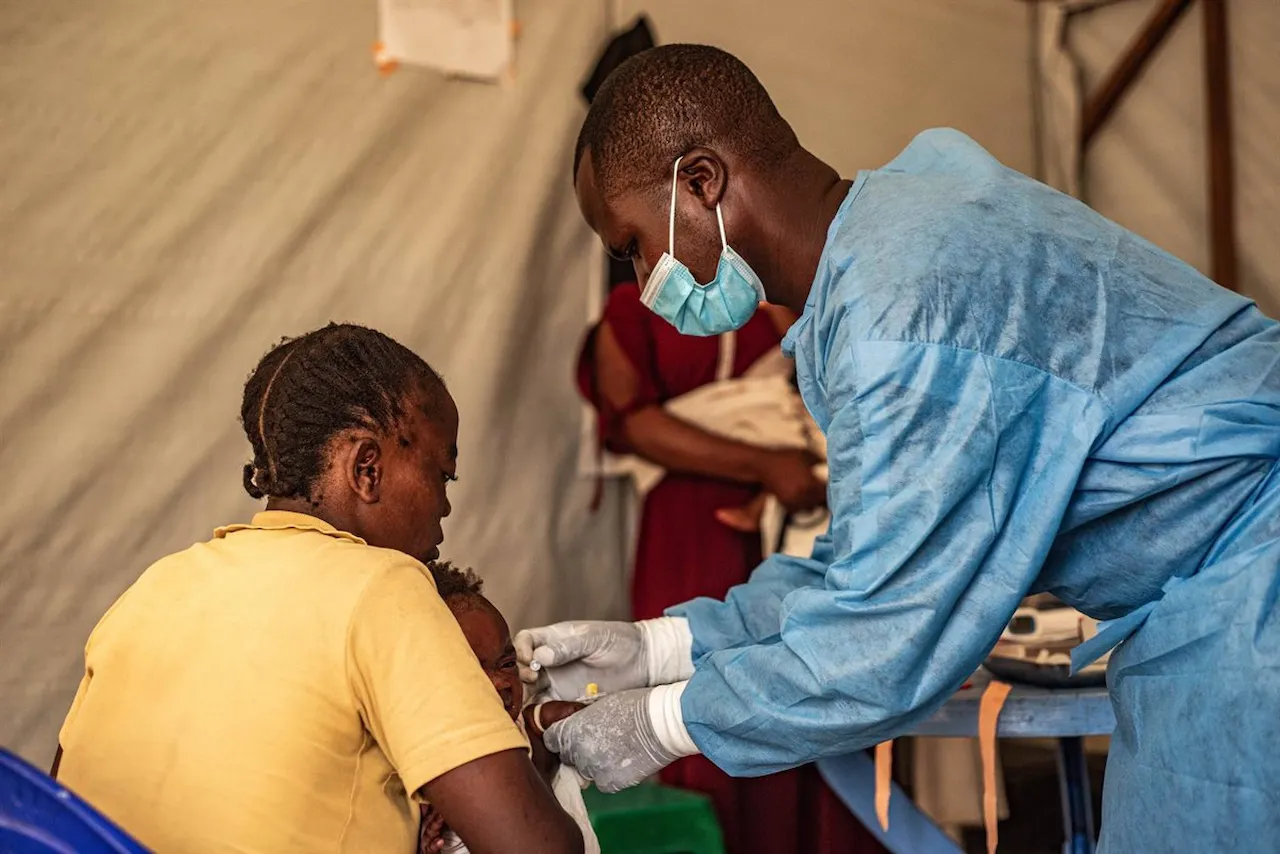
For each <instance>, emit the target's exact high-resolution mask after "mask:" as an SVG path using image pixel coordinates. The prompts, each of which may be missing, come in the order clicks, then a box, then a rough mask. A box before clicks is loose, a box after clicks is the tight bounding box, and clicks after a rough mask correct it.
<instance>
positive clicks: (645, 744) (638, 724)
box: [543, 682, 698, 792]
mask: <svg viewBox="0 0 1280 854" xmlns="http://www.w3.org/2000/svg"><path fill="white" fill-rule="evenodd" d="M687 684H688V683H687V682H677V683H676V684H674V685H659V686H657V687H656V688H639V689H634V690H631V691H623V692H622V693H620V694H610V695H608V696H606V697H602V698H601V699H600V700H598V701H596V702H595V703H593V704H592V705H590V706H587V707H586V708H585V709H583V710H582V711H580V712H578V713H577V714H575V715H573V716H572V717H569V718H566V719H564V720H562V721H560V722H559V723H557V724H554V725H553V726H551V727H550V728H549V729H547V731H546V734H545V735H543V741H544V742H545V743H546V746H547V749H548V750H550V751H552V752H554V753H558V754H560V761H562V762H563V763H565V764H566V765H569V766H571V767H573V768H574V769H576V770H577V772H578V773H579V774H581V775H582V776H583V777H585V778H587V779H588V780H592V781H594V782H595V784H596V788H598V789H599V790H600V791H602V792H619V791H622V790H623V789H627V788H630V787H631V786H634V785H636V784H638V783H642V782H644V781H645V780H647V779H648V778H649V777H652V776H653V775H654V774H656V773H658V772H659V771H661V770H662V769H663V768H665V767H667V766H668V765H670V764H671V763H672V762H674V761H676V760H677V759H679V758H681V757H682V756H692V755H694V754H695V753H697V752H698V747H697V745H695V744H694V743H693V739H691V738H689V733H688V731H687V730H685V728H684V717H683V715H682V713H681V711H680V696H681V695H682V694H683V693H684V688H685V685H687Z"/></svg>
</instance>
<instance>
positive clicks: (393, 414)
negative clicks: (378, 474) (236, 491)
mask: <svg viewBox="0 0 1280 854" xmlns="http://www.w3.org/2000/svg"><path fill="white" fill-rule="evenodd" d="M413 394H418V395H420V396H421V397H420V399H421V401H422V406H423V410H424V412H425V413H426V415H427V416H428V417H429V418H431V419H432V420H433V421H436V420H438V419H440V418H442V417H443V414H444V406H445V401H447V400H448V391H447V390H446V389H445V387H444V381H443V380H441V379H440V375H439V374H437V373H436V372H435V371H434V370H432V368H431V366H430V365H428V364H427V363H426V362H425V361H423V360H422V358H421V357H420V356H418V355H417V354H416V353H414V352H413V351H412V350H410V349H409V348H408V347H405V346H404V345H403V344H400V343H398V342H396V341H395V340H393V339H392V338H390V337H388V336H386V335H384V334H382V333H381V332H378V331H376V330H374V329H369V328H367V327H364V326H356V325H354V324H349V323H342V324H338V323H330V324H329V325H328V326H325V327H323V328H322V329H317V330H315V331H313V332H308V333H307V334H305V335H300V336H298V337H297V338H284V339H282V340H281V341H280V343H279V344H277V345H276V346H275V347H274V348H272V349H271V350H270V351H269V352H268V353H267V354H266V355H265V356H263V357H262V360H261V361H260V362H258V366H257V367H256V368H255V369H254V371H253V373H252V374H250V375H249V380H248V382H246V383H245V386H244V401H243V403H242V404H241V405H240V421H241V422H242V423H243V424H244V433H245V436H247V437H248V439H249V444H250V445H251V446H252V447H253V462H251V463H247V464H246V465H245V467H244V488H245V491H246V492H248V493H249V495H250V496H252V497H253V498H302V499H306V500H307V501H311V502H312V504H317V503H319V501H318V499H317V498H315V497H314V496H313V495H312V491H313V488H314V485H315V481H316V479H317V478H318V477H319V476H320V474H321V473H322V472H323V471H324V467H325V451H326V449H327V446H328V444H329V441H330V440H331V439H332V438H333V437H334V436H335V435H337V434H338V433H340V432H342V431H343V430H347V429H350V428H353V427H365V428H369V429H374V430H379V431H383V432H386V431H390V430H391V429H393V428H394V427H395V426H396V425H397V424H398V423H399V422H400V419H401V418H403V417H404V415H405V412H404V411H403V409H402V404H403V402H404V401H405V399H406V398H407V397H408V396H410V395H413Z"/></svg>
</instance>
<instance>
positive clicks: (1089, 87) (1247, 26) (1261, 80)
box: [1040, 0, 1280, 317]
mask: <svg viewBox="0 0 1280 854" xmlns="http://www.w3.org/2000/svg"><path fill="white" fill-rule="evenodd" d="M1046 5H1049V4H1046ZM1156 5H1157V2H1156V0H1123V2H1117V3H1111V4H1105V5H1101V6H1098V4H1096V3H1084V2H1078V0H1077V2H1062V3H1057V4H1053V5H1052V6H1050V8H1047V9H1045V15H1044V17H1043V18H1042V23H1043V26H1044V29H1043V30H1042V36H1043V38H1042V39H1041V42H1040V44H1041V50H1042V53H1041V57H1042V60H1041V63H1040V67H1041V68H1042V69H1043V73H1042V76H1041V86H1042V92H1043V103H1044V104H1045V114H1046V121H1045V126H1044V135H1043V137H1042V146H1043V147H1042V150H1043V151H1044V152H1045V161H1046V165H1047V166H1049V165H1051V166H1052V168H1051V169H1049V171H1048V173H1047V174H1046V179H1047V180H1049V181H1050V182H1051V183H1053V184H1054V186H1057V187H1059V188H1060V189H1064V190H1071V189H1073V188H1072V187H1071V186H1070V185H1069V184H1068V183H1067V176H1068V175H1069V174H1070V172H1071V170H1072V169H1073V168H1074V164H1072V162H1071V158H1072V157H1073V155H1074V151H1075V147H1074V144H1073V140H1072V139H1071V137H1072V135H1075V134H1078V133H1079V116H1078V112H1079V108H1080V106H1079V101H1080V93H1089V92H1093V91H1095V90H1096V88H1097V87H1098V85H1099V83H1100V81H1101V80H1102V79H1103V78H1104V77H1105V76H1106V74H1107V73H1108V72H1109V71H1110V69H1111V67H1112V66H1113V64H1114V63H1115V62H1116V60H1117V59H1118V58H1119V57H1120V56H1121V55H1123V53H1124V51H1125V50H1126V49H1127V47H1128V44H1129V42H1130V40H1132V39H1133V37H1134V36H1135V35H1136V34H1137V33H1138V31H1139V30H1140V29H1141V28H1142V26H1143V24H1144V22H1145V21H1146V20H1147V18H1148V17H1149V16H1150V15H1151V13H1152V10H1153V9H1154V8H1155V7H1156ZM1226 5H1227V16H1228V20H1229V28H1228V33H1229V39H1230V44H1229V54H1230V60H1229V62H1230V69H1231V70H1230V73H1231V112H1232V122H1233V130H1234V133H1235V140H1234V143H1235V144H1234V155H1235V170H1236V217H1237V220H1236V221H1237V226H1236V229H1237V245H1238V252H1239V259H1240V263H1239V267H1240V290H1241V292H1243V293H1244V294H1246V295H1247V296H1249V297H1252V298H1253V299H1255V300H1256V301H1257V302H1258V304H1259V306H1260V307H1261V308H1262V309H1263V311H1265V312H1267V313H1268V314H1270V315H1271V316H1272V317H1277V316H1280V241H1277V240H1276V239H1275V232H1276V223H1277V221H1280V158H1277V157H1276V155H1275V141H1276V140H1277V139H1280V53H1277V50H1276V45H1277V44H1278V43H1280V3H1276V2H1275V0H1231V2H1229V3H1227V4H1226ZM1090 6H1095V7H1097V8H1091V9H1089V10H1088V11H1080V12H1077V13H1076V14H1070V15H1068V16H1066V20H1065V24H1064V26H1063V28H1062V37H1061V40H1060V41H1055V38H1056V37H1055V36H1053V35H1051V34H1050V32H1049V31H1050V30H1051V29H1052V28H1053V27H1054V26H1056V22H1057V20H1058V19H1059V18H1060V17H1061V15H1062V12H1064V11H1067V10H1071V9H1082V8H1085V7H1090ZM1055 45H1058V46H1055ZM1203 53H1204V47H1203V37H1202V35H1201V9H1200V4H1199V3H1195V4H1193V5H1192V6H1191V8H1190V9H1189V10H1188V11H1187V12H1186V13H1185V14H1184V15H1183V16H1182V19H1181V20H1180V21H1179V22H1178V23H1177V25H1176V26H1175V27H1174V29H1173V31H1172V32H1171V33H1170V34H1169V37H1168V38H1167V39H1166V41H1165V43H1164V44H1163V45H1161V46H1160V48H1159V49H1158V50H1157V52H1156V53H1155V55H1154V56H1153V57H1152V59H1151V61H1150V63H1149V64H1148V65H1147V67H1146V68H1145V69H1144V71H1143V73H1142V75H1141V76H1140V77H1139V78H1138V80H1137V81H1135V83H1134V85H1133V87H1132V88H1131V89H1130V91H1129V93H1128V94H1127V95H1126V96H1125V97H1124V99H1123V100H1121V101H1120V103H1119V105H1118V106H1117V108H1116V110H1115V112H1114V113H1113V114H1112V115H1111V118H1110V119H1109V120H1108V122H1107V124H1106V125H1104V126H1103V127H1102V129H1101V130H1100V131H1099V132H1098V135H1097V137H1096V138H1095V140H1094V142H1093V143H1092V145H1091V146H1090V148H1089V151H1088V152H1087V154H1086V155H1085V157H1084V161H1083V166H1082V168H1081V169H1080V173H1081V175H1080V185H1079V192H1078V195H1079V196H1080V197H1081V198H1082V199H1083V200H1084V201H1086V202H1088V203H1089V204H1090V205H1091V206H1092V207H1094V208H1096V209H1097V210H1099V211H1101V212H1102V213H1103V214H1105V215H1107V216H1109V217H1111V218H1112V219H1114V220H1116V221H1117V222H1119V223H1120V224H1121V225H1124V226H1125V227H1127V228H1130V229H1132V230H1134V231H1136V232H1137V233H1139V234H1141V235H1143V236H1144V237H1146V238H1147V239H1149V240H1151V241H1152V242H1154V243H1156V244H1158V245H1159V246H1161V247H1163V248H1164V249H1166V250H1168V251H1169V252H1172V253H1173V254H1174V255H1177V256H1178V257H1179V258H1182V259H1184V260H1186V261H1188V262H1189V263H1191V264H1194V265H1195V266H1196V267H1197V268H1198V269H1200V270H1201V271H1204V272H1206V273H1207V272H1208V271H1209V268H1210V256H1209V237H1208V234H1209V227H1208V202H1207V199H1208V188H1207V180H1208V178H1207V167H1206V164H1207V162H1208V154H1207V144H1206V132H1205V89H1204V70H1203V69H1204V66H1203ZM1072 85H1074V86H1075V87H1076V90H1075V91H1074V92H1070V91H1068V90H1069V87H1070V86H1072ZM1073 99H1074V101H1073Z"/></svg>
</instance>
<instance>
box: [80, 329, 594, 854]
mask: <svg viewBox="0 0 1280 854" xmlns="http://www.w3.org/2000/svg"><path fill="white" fill-rule="evenodd" d="M241 419H242V421H243V422H244V428H245V434H246V436H247V437H248V439H249V443H250V445H251V446H252V448H253V462H251V463H250V464H249V465H247V466H246V467H245V487H246V489H247V490H248V491H249V494H250V495H252V496H254V497H255V498H265V499H266V501H267V504H266V509H265V511H264V512H262V513H259V514H257V515H256V516H254V518H253V520H252V521H251V522H250V523H249V524H242V525H231V526H228V527H224V528H221V529H219V530H218V531H216V532H215V533H214V538H213V539H212V540H210V541H208V542H204V543H198V544H196V545H194V546H192V547H191V548H189V549H187V550H185V551H182V552H179V553H177V554H173V555H169V556H168V557H165V558H163V559H161V560H160V561H158V562H157V563H155V564H153V565H152V566H151V567H150V568H149V569H147V570H146V572H144V573H143V574H142V576H141V577H140V578H139V579H138V581H137V582H136V583H135V584H134V585H133V586H132V587H130V588H129V590H127V591H126V592H125V593H124V595H123V596H121V597H120V599H119V600H118V601H117V602H116V603H115V604H114V605H113V606H112V607H111V609H110V610H108V612H107V614H106V615H105V616H104V617H103V618H102V620H101V621H100V622H99V623H98V625H97V627H96V628H95V629H94V631H93V633H92V634H91V635H90V637H89V640H88V643H87V644H86V646H85V675H84V678H83V680H82V681H81V684H80V689H79V691H78V692H77V694H76V698H75V700H74V702H73V704H72V707H71V710H70V712H69V713H68V715H67V720H66V723H65V724H64V725H63V729H62V733H61V737H60V739H59V741H60V748H59V760H60V767H58V766H55V767H56V768H57V771H58V774H59V778H60V780H61V781H62V782H63V783H64V784H66V785H67V786H69V787H70V788H72V789H73V790H75V791H76V792H78V793H79V794H81V795H82V796H83V797H85V798H86V799H87V800H88V801H89V802H90V803H92V804H94V805H95V806H96V807H98V808H99V809H101V810H102V811H103V812H104V813H105V814H106V815H108V816H109V817H111V818H112V819H114V820H115V821H116V822H117V823H118V824H120V825H121V826H122V827H123V828H124V829H125V830H126V831H128V832H129V833H131V834H132V835H134V836H135V837H136V838H137V839H138V840H139V841H141V842H142V843H143V844H144V845H147V846H148V847H150V848H153V849H155V850H158V851H164V852H170V851H181V852H197V854H203V852H232V851H235V852H264V854H265V852H270V854H278V853H279V852H288V851H307V852H310V851H344V852H345V851H351V852H368V851H400V852H403V854H410V852H413V851H414V850H415V849H416V843H417V835H418V820H419V812H418V807H417V804H416V803H415V801H422V800H429V801H430V803H431V804H432V805H433V806H434V807H435V808H436V809H437V810H438V811H439V813H440V815H441V816H442V817H443V819H444V820H445V821H446V822H447V823H448V825H449V826H450V827H451V828H453V829H454V830H455V831H456V832H457V833H458V834H459V835H460V836H461V837H462V838H463V839H464V840H465V841H466V842H467V844H468V846H469V847H470V849H471V850H472V851H473V852H477V854H478V852H516V851H520V852H580V851H581V850H582V844H583V843H582V837H581V835H580V833H579V832H578V830H577V828H576V826H575V825H574V823H573V821H572V820H571V819H570V818H569V816H568V815H566V814H565V813H564V811H563V810H562V809H561V808H560V807H559V806H558V805H557V803H556V801H555V799H554V798H553V797H552V795H551V793H550V791H549V790H548V788H547V786H546V784H545V783H544V782H543V780H542V779H541V778H540V777H539V775H538V772H537V771H536V770H535V769H534V767H533V765H532V764H531V763H530V761H529V758H528V754H527V746H526V742H525V740H524V738H523V736H522V735H521V734H520V733H519V731H518V730H517V728H516V727H515V725H514V724H513V723H512V721H511V719H510V717H508V715H507V714H506V712H505V711H504V709H503V705H502V703H501V701H500V700H499V698H498V696H497V694H496V693H495V692H494V690H493V688H492V686H491V685H490V682H489V680H488V679H487V678H486V677H485V674H484V672H483V671H482V670H481V669H480V667H479V665H478V664H477V662H476V658H475V656H474V655H473V654H472V652H471V649H470V647H469V645H468V644H467V641H466V639H465V638H464V637H463V635H462V633H461V631H460V630H459V628H458V625H457V623H456V621H455V620H454V619H453V617H452V615H451V614H450V612H449V610H448V608H447V607H446V606H445V604H444V603H443V602H442V601H441V599H440V596H439V595H438V594H437V592H436V588H435V584H434V582H433V581H432V579H431V576H430V573H429V572H428V571H427V569H426V567H425V566H424V562H425V561H428V560H431V559H433V558H435V557H436V556H437V555H438V547H439V545H440V543H441V541H442V540H443V534H442V532H441V520H442V519H443V517H445V516H447V515H448V514H449V511H450V507H449V500H448V498H447V496H446V485H447V484H448V482H449V481H451V480H454V479H455V478H456V476H457V472H456V469H457V455H458V449H457V432H458V412H457V409H456V407H455V405H454V403H453V400H452V398H451V397H450V396H449V393H448V391H447V390H446V389H445V387H444V384H443V382H442V381H441V380H440V378H439V376H437V375H436V373H435V372H434V371H433V370H432V369H431V368H430V367H429V366H428V365H427V364H426V362H424V361H423V360H422V359H420V358H419V357H418V356H417V355H415V354H414V353H412V352H411V351H410V350H408V349H407V348H405V347H403V346H402V345H400V344H398V343H396V342H395V341H393V340H392V339H390V338H388V337H387V336H385V335H383V334H381V333H379V332H375V331H373V330H371V329H366V328H363V327H359V326H351V325H333V324H331V325H329V326H327V327H325V328H323V329H319V330H316V331H314V332H311V333H308V334H306V335H303V336H301V337H299V338H295V339H292V340H286V341H284V342H282V343H281V344H280V345H279V346H277V347H276V348H275V349H273V350H271V351H270V352H269V353H267V355H266V356H265V357H263V359H262V361H261V362H260V363H259V365H258V367H257V369H256V370H255V371H254V372H253V374H252V375H251V376H250V377H249V381H248V382H247V384H246V385H245V394H244V403H243V406H242V408H241ZM481 795H483V797H481Z"/></svg>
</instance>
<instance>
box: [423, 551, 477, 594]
mask: <svg viewBox="0 0 1280 854" xmlns="http://www.w3.org/2000/svg"><path fill="white" fill-rule="evenodd" d="M427 569H429V570H431V577H432V578H434V579H435V581H436V592H437V593H439V594H440V598H441V599H444V600H445V601H448V600H450V599H454V598H457V597H459V596H463V597H471V596H474V597H477V598H481V599H483V598H484V593H483V592H481V591H482V589H483V588H484V581H482V580H481V578H480V576H478V575H476V573H475V570H472V569H458V568H457V567H456V566H454V565H453V564H451V563H449V561H447V560H441V561H432V562H431V563H429V564H427Z"/></svg>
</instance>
